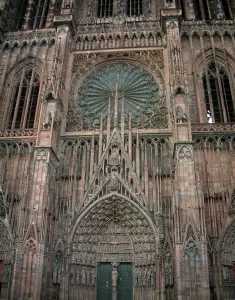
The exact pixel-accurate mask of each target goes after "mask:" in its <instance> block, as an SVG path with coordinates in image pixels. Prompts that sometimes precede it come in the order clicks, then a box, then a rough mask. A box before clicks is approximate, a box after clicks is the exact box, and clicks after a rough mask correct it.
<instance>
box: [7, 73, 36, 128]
mask: <svg viewBox="0 0 235 300" xmlns="http://www.w3.org/2000/svg"><path fill="white" fill-rule="evenodd" d="M39 90H40V79H39V77H38V75H37V74H36V73H35V72H34V71H33V70H29V71H27V72H23V74H22V76H21V79H20V80H19V81H18V82H17V83H16V85H15V88H14V91H13V99H12V103H11V109H10V114H9V115H10V117H9V121H8V127H9V128H10V129H30V128H34V127H35V118H36V111H37V105H38V98H39Z"/></svg>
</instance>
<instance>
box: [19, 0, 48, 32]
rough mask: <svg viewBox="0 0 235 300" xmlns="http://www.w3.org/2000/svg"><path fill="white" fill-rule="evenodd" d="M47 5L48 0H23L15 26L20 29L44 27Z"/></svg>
mask: <svg viewBox="0 0 235 300" xmlns="http://www.w3.org/2000/svg"><path fill="white" fill-rule="evenodd" d="M49 5H50V0H38V1H29V0H23V3H22V6H21V10H20V17H19V20H18V24H17V28H18V29H20V30H22V29H36V28H44V27H45V25H46V21H47V15H48V12H49Z"/></svg>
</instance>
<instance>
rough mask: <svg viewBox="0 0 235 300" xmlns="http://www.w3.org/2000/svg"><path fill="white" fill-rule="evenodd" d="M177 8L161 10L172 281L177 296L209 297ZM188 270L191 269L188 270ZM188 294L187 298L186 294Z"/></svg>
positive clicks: (197, 181)
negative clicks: (169, 142) (170, 149)
mask: <svg viewBox="0 0 235 300" xmlns="http://www.w3.org/2000/svg"><path fill="white" fill-rule="evenodd" d="M179 17H180V11H178V10H165V11H162V18H163V24H164V25H165V28H166V31H167V39H168V41H167V42H168V44H167V46H168V58H169V71H170V75H169V78H170V82H169V85H170V98H171V99H170V101H171V105H170V106H171V108H172V110H173V111H172V120H171V121H172V124H173V126H174V129H173V138H174V143H175V145H174V155H173V159H174V162H175V179H174V182H173V192H174V197H173V218H174V235H175V244H174V250H175V281H176V285H177V299H179V300H181V299H182V300H183V299H185V298H186V297H188V299H194V297H195V299H197V298H198V299H200V298H201V299H209V276H208V257H207V244H206V233H205V216H204V204H203V195H202V188H201V184H200V178H199V177H198V175H197V171H196V169H195V161H194V145H193V141H192V133H191V124H190V117H189V103H188V102H189V98H188V92H187V82H186V79H185V78H186V76H185V72H184V66H183V60H182V52H181V43H180V33H179V21H178V18H179ZM188 253H190V255H191V257H192V256H193V259H194V260H193V263H194V265H195V268H194V269H193V270H191V269H190V268H191V265H190V263H191V261H190V263H189V274H188V275H187V276H186V274H185V272H186V271H185V270H188V262H187V260H186V258H185V259H184V257H186V256H187V255H188ZM191 271H192V272H191ZM190 297H191V298H190Z"/></svg>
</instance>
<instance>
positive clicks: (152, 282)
mask: <svg viewBox="0 0 235 300" xmlns="http://www.w3.org/2000/svg"><path fill="white" fill-rule="evenodd" d="M155 280H156V277H155V272H154V271H153V270H152V271H151V274H150V285H151V287H155Z"/></svg>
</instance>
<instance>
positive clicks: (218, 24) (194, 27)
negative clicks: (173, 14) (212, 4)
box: [180, 20, 235, 36]
mask: <svg viewBox="0 0 235 300" xmlns="http://www.w3.org/2000/svg"><path fill="white" fill-rule="evenodd" d="M180 31H181V35H184V34H187V35H188V36H192V35H193V34H195V33H196V34H198V35H199V36H202V35H204V34H207V35H208V34H209V35H210V36H213V35H214V34H215V33H217V34H219V35H221V36H222V35H224V34H230V35H231V36H233V35H234V33H235V21H234V20H211V21H208V20H207V21H205V20H203V21H196V22H195V21H183V22H182V26H181V30H180Z"/></svg>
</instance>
